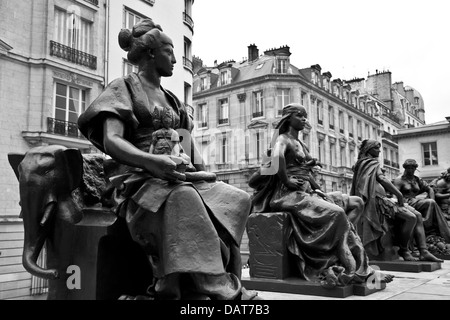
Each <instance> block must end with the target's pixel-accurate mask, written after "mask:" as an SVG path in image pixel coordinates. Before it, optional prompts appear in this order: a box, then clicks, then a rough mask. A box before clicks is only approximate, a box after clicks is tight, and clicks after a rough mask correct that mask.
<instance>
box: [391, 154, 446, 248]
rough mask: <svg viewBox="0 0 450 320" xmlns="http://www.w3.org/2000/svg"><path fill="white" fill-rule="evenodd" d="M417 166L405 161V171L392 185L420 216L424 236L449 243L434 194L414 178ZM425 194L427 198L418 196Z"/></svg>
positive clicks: (418, 179)
mask: <svg viewBox="0 0 450 320" xmlns="http://www.w3.org/2000/svg"><path fill="white" fill-rule="evenodd" d="M417 167H418V164H417V162H416V160H414V159H407V160H406V161H405V162H404V163H403V168H404V169H405V171H404V172H403V174H402V175H401V176H398V177H397V178H395V179H394V185H395V186H396V187H397V189H399V190H400V192H401V193H402V194H403V197H404V200H405V201H406V203H407V204H409V205H410V206H411V207H413V208H414V209H416V210H417V211H419V212H420V213H421V214H422V217H423V225H424V228H425V234H426V235H432V234H434V235H438V236H441V237H442V238H444V239H445V242H447V243H449V242H450V228H449V226H448V223H447V220H446V219H445V216H444V213H443V212H442V210H441V208H440V207H439V205H438V204H437V203H436V201H435V192H434V190H433V188H431V187H430V186H429V185H428V184H427V183H426V182H425V181H424V180H422V179H421V178H419V177H418V176H416V175H415V174H414V173H415V171H416V170H417ZM423 193H426V194H427V198H425V199H422V198H420V197H419V195H421V194H423Z"/></svg>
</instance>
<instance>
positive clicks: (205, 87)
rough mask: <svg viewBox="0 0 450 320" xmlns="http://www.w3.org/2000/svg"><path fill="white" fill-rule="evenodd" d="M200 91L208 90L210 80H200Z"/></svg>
mask: <svg viewBox="0 0 450 320" xmlns="http://www.w3.org/2000/svg"><path fill="white" fill-rule="evenodd" d="M200 90H202V91H203V90H208V78H207V77H203V78H200Z"/></svg>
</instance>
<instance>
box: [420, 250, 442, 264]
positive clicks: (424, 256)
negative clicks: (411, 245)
mask: <svg viewBox="0 0 450 320" xmlns="http://www.w3.org/2000/svg"><path fill="white" fill-rule="evenodd" d="M419 260H420V261H432V262H444V260H442V259H439V258H437V257H435V256H434V255H433V254H432V253H431V252H430V251H428V250H422V251H421V252H420V258H419Z"/></svg>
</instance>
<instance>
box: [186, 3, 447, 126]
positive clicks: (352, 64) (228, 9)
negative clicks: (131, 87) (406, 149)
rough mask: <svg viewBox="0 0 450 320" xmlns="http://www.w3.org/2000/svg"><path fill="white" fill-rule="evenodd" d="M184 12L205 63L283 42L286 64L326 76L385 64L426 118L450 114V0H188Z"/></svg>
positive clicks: (363, 74)
mask: <svg viewBox="0 0 450 320" xmlns="http://www.w3.org/2000/svg"><path fill="white" fill-rule="evenodd" d="M192 15H193V19H194V23H195V30H194V43H193V54H194V55H195V56H197V57H200V58H202V59H203V62H204V63H205V64H206V65H207V66H212V65H213V63H214V61H215V60H217V61H218V62H219V63H221V62H224V61H227V60H236V61H238V62H239V61H241V60H242V59H243V58H245V57H247V54H248V49H247V47H248V46H249V45H250V44H256V46H257V47H258V49H259V52H260V54H263V52H264V51H265V50H268V49H272V48H278V47H281V46H284V45H288V46H289V47H290V48H291V53H292V56H291V63H292V64H293V65H295V66H296V67H298V68H307V67H309V66H311V65H313V64H319V65H320V66H321V67H322V72H326V71H330V72H331V74H332V75H333V79H337V78H340V79H342V80H349V79H353V78H367V75H368V73H369V72H370V73H371V74H374V73H375V72H376V70H379V71H387V70H389V71H391V73H392V81H393V82H400V81H403V83H404V85H405V86H411V87H413V88H415V89H416V90H418V91H419V92H420V93H421V94H422V97H423V99H424V101H425V110H426V113H425V120H426V122H427V123H434V122H439V121H443V120H445V117H446V116H450V81H449V78H450V0H428V1H424V0H420V1H418V0H372V1H367V0H339V1H337V0H272V1H270V0H195V2H194V6H193V14H192Z"/></svg>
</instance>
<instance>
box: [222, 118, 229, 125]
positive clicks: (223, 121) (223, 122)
mask: <svg viewBox="0 0 450 320" xmlns="http://www.w3.org/2000/svg"><path fill="white" fill-rule="evenodd" d="M228 123H230V120H229V119H219V125H220V124H228Z"/></svg>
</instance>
